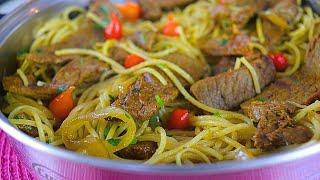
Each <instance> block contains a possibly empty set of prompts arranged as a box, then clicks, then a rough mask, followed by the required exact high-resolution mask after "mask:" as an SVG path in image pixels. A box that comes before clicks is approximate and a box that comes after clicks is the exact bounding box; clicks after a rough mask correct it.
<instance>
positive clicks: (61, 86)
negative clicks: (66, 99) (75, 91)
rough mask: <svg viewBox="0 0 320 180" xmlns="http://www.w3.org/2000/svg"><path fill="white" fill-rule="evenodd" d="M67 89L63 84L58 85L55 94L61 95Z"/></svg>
mask: <svg viewBox="0 0 320 180" xmlns="http://www.w3.org/2000/svg"><path fill="white" fill-rule="evenodd" d="M67 88H68V86H67V85H65V84H63V85H60V86H59V87H58V88H57V94H61V93H63V92H64V91H66V90H67Z"/></svg>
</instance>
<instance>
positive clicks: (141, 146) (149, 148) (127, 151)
mask: <svg viewBox="0 0 320 180" xmlns="http://www.w3.org/2000/svg"><path fill="white" fill-rule="evenodd" d="M157 148H158V145H157V143H156V142H152V141H141V142H138V143H137V144H134V145H130V146H128V147H126V148H124V149H122V150H120V151H118V152H116V154H117V155H118V156H120V157H122V158H125V159H132V160H146V159H149V158H150V157H151V156H152V155H153V154H154V153H155V152H156V150H157Z"/></svg>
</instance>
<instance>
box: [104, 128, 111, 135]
mask: <svg viewBox="0 0 320 180" xmlns="http://www.w3.org/2000/svg"><path fill="white" fill-rule="evenodd" d="M109 131H110V128H109V127H106V128H104V131H103V135H104V138H106V137H107V136H108V134H109Z"/></svg>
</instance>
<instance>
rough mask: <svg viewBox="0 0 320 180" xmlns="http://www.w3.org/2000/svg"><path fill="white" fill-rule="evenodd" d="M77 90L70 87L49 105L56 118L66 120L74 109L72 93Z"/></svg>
mask: <svg viewBox="0 0 320 180" xmlns="http://www.w3.org/2000/svg"><path fill="white" fill-rule="evenodd" d="M74 90H75V87H74V86H70V87H69V88H68V89H67V90H66V91H64V92H63V93H61V94H59V95H58V96H57V97H55V98H54V99H53V100H52V101H51V102H50V104H49V109H50V111H51V112H52V114H53V115H54V117H56V118H58V119H60V120H64V119H65V118H66V117H67V116H68V115H69V113H70V112H71V110H72V109H73V108H74V106H75V103H74V101H73V97H72V93H73V91H74Z"/></svg>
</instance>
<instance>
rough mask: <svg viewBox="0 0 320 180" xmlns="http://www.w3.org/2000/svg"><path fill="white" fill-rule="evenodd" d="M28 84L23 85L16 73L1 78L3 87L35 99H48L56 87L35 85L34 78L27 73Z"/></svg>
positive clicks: (54, 92) (53, 93)
mask: <svg viewBox="0 0 320 180" xmlns="http://www.w3.org/2000/svg"><path fill="white" fill-rule="evenodd" d="M27 79H28V81H29V86H24V84H23V81H22V80H21V78H20V77H19V76H18V75H12V76H7V77H4V78H3V80H2V84H3V89H4V90H6V91H8V92H12V93H16V94H20V95H23V96H27V97H31V98H35V99H50V98H51V97H52V96H53V95H55V94H56V89H55V88H53V87H48V86H37V81H36V78H35V77H34V76H33V75H27Z"/></svg>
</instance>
